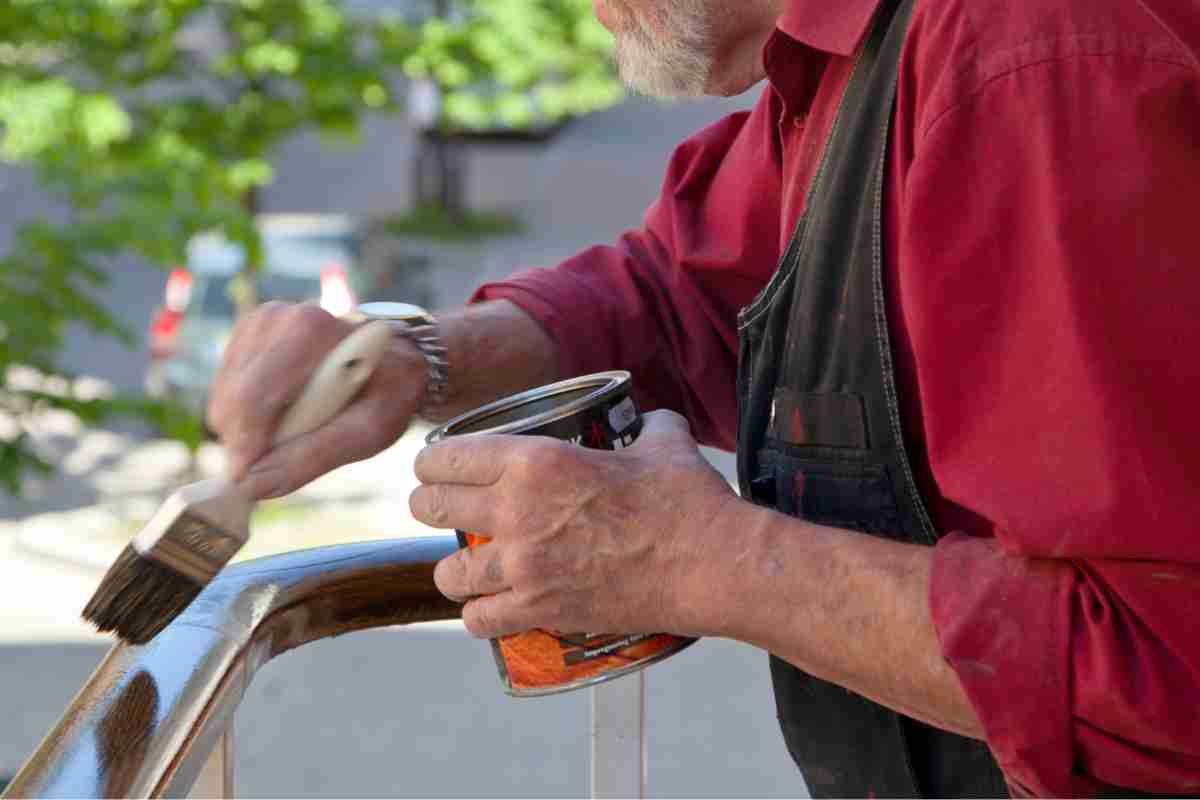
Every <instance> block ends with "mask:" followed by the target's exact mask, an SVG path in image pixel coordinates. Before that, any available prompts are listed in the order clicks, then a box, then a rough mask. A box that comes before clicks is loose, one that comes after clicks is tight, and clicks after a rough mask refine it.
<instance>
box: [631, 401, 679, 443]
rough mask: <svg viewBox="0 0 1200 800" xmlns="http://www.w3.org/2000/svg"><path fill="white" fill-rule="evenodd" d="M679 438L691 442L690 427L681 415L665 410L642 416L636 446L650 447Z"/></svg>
mask: <svg viewBox="0 0 1200 800" xmlns="http://www.w3.org/2000/svg"><path fill="white" fill-rule="evenodd" d="M680 438H684V439H687V440H688V441H689V442H690V441H692V426H691V425H690V424H689V423H688V421H687V418H686V417H684V416H683V415H682V414H678V413H676V412H674V411H669V410H667V409H660V410H658V411H651V412H650V413H649V414H644V415H643V416H642V432H641V434H640V435H639V436H638V439H637V442H635V446H637V445H650V444H655V443H660V442H664V441H672V440H678V439H680Z"/></svg>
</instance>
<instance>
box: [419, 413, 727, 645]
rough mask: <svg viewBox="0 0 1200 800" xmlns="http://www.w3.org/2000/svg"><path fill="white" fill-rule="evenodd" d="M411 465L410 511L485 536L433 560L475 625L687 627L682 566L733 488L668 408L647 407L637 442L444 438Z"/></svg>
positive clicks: (716, 527)
mask: <svg viewBox="0 0 1200 800" xmlns="http://www.w3.org/2000/svg"><path fill="white" fill-rule="evenodd" d="M416 474H417V478H418V479H420V480H421V482H422V483H423V484H424V485H422V486H419V487H417V489H416V490H414V492H413V494H412V497H411V498H410V505H411V507H412V511H413V514H414V515H415V516H416V518H417V519H418V520H420V521H422V522H424V523H426V524H428V525H432V526H433V527H436V528H457V529H459V530H465V531H470V532H471V533H475V534H479V535H481V536H489V537H491V538H492V539H493V541H492V542H490V543H488V544H483V545H480V546H478V547H476V548H474V549H472V550H462V551H459V552H458V553H456V554H454V555H452V556H449V557H448V558H446V559H444V560H443V561H442V562H441V563H439V564H438V565H437V568H436V570H435V572H434V580H435V581H436V582H437V585H438V588H439V589H440V590H441V591H442V592H443V593H444V594H445V595H446V596H447V597H450V598H452V599H456V600H467V601H468V602H467V604H466V607H465V608H464V609H463V620H464V622H465V623H466V626H467V629H468V630H469V631H470V632H471V633H472V634H474V635H475V636H479V637H494V636H500V635H504V634H508V633H515V632H519V631H524V630H529V629H530V628H551V629H555V630H564V631H601V632H608V633H647V632H660V631H661V632H669V633H679V634H688V633H699V631H695V630H691V627H692V626H693V623H692V622H691V620H690V619H689V617H688V613H687V609H688V606H689V605H690V603H689V602H688V599H687V598H688V597H689V596H691V593H692V592H694V591H695V590H696V587H690V588H689V587H688V577H689V574H690V573H691V565H692V564H694V563H697V562H698V561H703V559H705V558H706V556H707V555H708V554H707V553H706V552H705V550H706V546H707V543H708V542H709V541H710V539H709V537H711V536H713V535H721V532H722V528H723V525H722V522H721V518H722V517H723V515H724V513H725V511H726V509H727V508H728V507H729V506H730V505H731V504H736V503H737V502H738V500H737V496H736V495H735V494H734V493H733V491H732V490H731V489H730V487H729V485H728V484H727V483H726V482H725V480H724V479H723V478H722V477H721V475H720V474H719V473H718V472H717V471H716V470H714V469H713V468H712V467H711V466H710V465H709V464H708V463H707V462H706V461H705V460H704V458H703V456H701V454H700V451H699V449H698V448H697V446H696V442H695V440H693V439H692V437H691V434H690V432H689V429H688V424H687V422H686V421H685V420H684V419H683V417H681V416H679V415H678V414H675V413H673V412H670V411H658V412H654V413H651V414H647V415H646V417H645V426H644V428H643V430H642V433H641V436H640V437H639V438H638V440H637V442H636V443H635V444H634V445H633V446H632V447H629V448H627V449H624V450H618V451H615V452H611V451H606V450H589V449H586V448H582V447H578V446H575V445H572V444H568V443H567V442H563V441H560V440H557V439H550V438H545V437H533V436H479V437H465V438H461V439H448V440H445V441H442V442H439V443H437V444H434V445H431V446H430V447H428V448H426V449H425V450H424V451H422V452H421V454H420V455H419V456H418V457H417V461H416ZM724 533H725V534H728V533H729V531H724Z"/></svg>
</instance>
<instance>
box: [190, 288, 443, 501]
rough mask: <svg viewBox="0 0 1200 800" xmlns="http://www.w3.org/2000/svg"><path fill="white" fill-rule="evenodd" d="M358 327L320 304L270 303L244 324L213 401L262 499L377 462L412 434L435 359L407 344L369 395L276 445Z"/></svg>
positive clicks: (234, 458)
mask: <svg viewBox="0 0 1200 800" xmlns="http://www.w3.org/2000/svg"><path fill="white" fill-rule="evenodd" d="M354 327H355V326H354V324H353V323H350V322H347V321H345V320H341V319H338V318H336V317H334V316H332V315H331V314H329V313H328V312H326V311H324V310H322V309H321V308H318V307H317V306H313V305H288V304H285V303H266V304H265V305H263V306H261V307H260V308H258V309H257V310H255V311H254V312H253V313H252V314H250V315H249V316H247V317H245V318H243V319H242V320H241V321H240V322H238V324H237V326H236V327H235V328H234V331H233V336H232V338H231V339H230V342H229V346H228V347H227V348H226V349H225V356H224V358H223V360H222V364H221V368H220V370H219V371H218V372H217V376H216V379H215V381H214V383H213V388H212V393H211V395H210V398H209V404H208V426H209V427H210V428H211V429H212V430H213V431H215V432H216V433H217V435H218V436H219V437H220V439H221V442H222V443H223V444H224V445H225V450H226V454H227V457H228V459H229V470H230V475H231V476H232V477H233V478H234V479H235V480H237V481H238V482H239V484H240V485H241V486H242V487H243V488H244V489H245V490H246V491H247V492H248V493H249V494H250V495H252V496H253V497H255V498H256V499H263V498H267V497H278V496H280V495H284V494H288V493H289V492H293V491H295V490H296V489H299V488H300V487H301V486H303V485H305V484H306V483H308V482H309V481H311V480H313V479H314V478H317V477H319V476H321V475H324V474H325V473H326V472H329V471H331V470H333V469H336V468H337V467H340V466H342V465H344V464H349V463H351V462H354V461H361V460H363V459H366V458H370V457H371V456H373V455H375V454H376V453H378V452H380V451H381V450H383V449H384V448H386V447H388V446H389V445H390V444H392V443H393V442H394V441H396V439H397V438H399V437H400V435H401V434H402V433H404V431H405V429H407V428H408V425H409V422H410V421H411V420H412V418H413V415H414V414H415V413H416V410H417V407H418V406H419V404H420V402H421V400H422V397H423V394H424V392H425V380H426V365H425V359H424V357H423V356H422V355H421V353H420V351H419V350H417V348H416V346H415V345H413V344H411V343H409V342H407V341H405V340H403V339H400V338H397V340H396V343H395V344H394V345H393V346H392V347H391V349H389V351H388V352H387V353H386V354H385V355H384V358H383V361H382V362H381V363H380V365H379V366H378V367H377V368H376V370H375V373H374V374H373V375H372V376H371V379H370V380H369V381H368V382H367V385H366V386H365V387H364V389H363V391H362V392H360V393H359V395H358V396H357V397H356V398H355V399H354V400H353V401H352V402H351V403H350V405H348V406H347V407H346V408H345V409H343V410H342V411H341V413H339V414H338V415H337V416H336V417H334V418H333V419H332V420H331V421H330V422H328V423H326V424H325V425H323V426H322V427H320V428H317V429H316V430H314V431H312V432H310V433H306V434H304V435H303V436H298V437H296V438H295V439H292V440H290V441H288V442H284V443H283V444H281V445H280V446H279V447H275V448H272V447H271V439H272V437H273V436H274V434H275V429H276V427H277V426H278V425H279V422H280V419H281V418H282V416H283V412H284V411H285V410H286V409H287V407H288V406H289V405H290V404H291V403H292V402H293V401H294V400H295V399H296V397H297V396H298V395H299V394H300V390H301V389H302V388H304V384H305V383H306V382H307V380H308V377H309V375H310V374H311V373H312V372H313V370H315V369H316V368H317V365H318V364H320V362H321V359H323V358H324V357H325V356H326V355H327V354H328V353H329V351H330V350H332V349H333V348H334V346H335V345H337V343H338V342H340V341H341V340H342V338H343V337H345V336H346V335H347V334H349V333H350V331H351V330H353V329H354Z"/></svg>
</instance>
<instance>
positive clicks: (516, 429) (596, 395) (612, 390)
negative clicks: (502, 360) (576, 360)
mask: <svg viewBox="0 0 1200 800" xmlns="http://www.w3.org/2000/svg"><path fill="white" fill-rule="evenodd" d="M631 381H632V376H631V375H630V374H629V373H628V372H626V371H624V370H612V371H610V372H597V373H594V374H592V375H581V376H579V377H576V378H568V379H567V380H565V381H558V382H557V383H551V384H548V385H546V386H540V387H538V388H536V389H528V390H526V391H524V392H519V393H517V394H514V395H511V396H509V397H505V398H502V399H500V400H496V401H494V402H491V403H488V404H487V405H485V406H480V407H479V408H476V409H474V410H472V411H468V412H466V413H465V414H460V415H458V416H457V417H455V418H454V419H452V420H450V421H448V422H446V423H444V424H442V425H440V426H438V427H437V428H434V429H433V430H432V431H431V432H430V433H429V435H428V436H426V437H425V442H426V443H427V444H433V443H434V442H439V441H441V440H443V439H446V438H449V437H451V436H453V437H462V436H482V435H485V434H486V435H494V434H505V433H521V432H522V431H526V430H529V429H530V428H538V427H541V426H542V425H545V424H547V423H550V422H555V421H557V420H559V419H563V418H564V417H569V416H571V415H572V414H575V413H577V412H579V411H582V410H583V409H586V408H590V407H591V406H593V405H595V404H596V402H597V401H600V400H603V399H605V398H608V397H611V396H612V395H614V394H616V393H617V392H619V391H621V390H622V389H626V388H628V386H629V384H630V382H631ZM589 386H594V387H595V391H592V392H588V393H587V394H585V395H584V396H583V397H579V398H576V399H574V400H572V401H570V402H568V403H564V404H563V405H561V406H558V407H556V408H552V409H549V410H547V411H543V412H541V413H540V414H534V415H533V416H530V417H522V418H521V419H515V420H512V421H511V422H506V423H504V424H502V425H496V426H495V427H492V428H484V429H483V430H478V431H471V432H469V433H455V432H454V429H455V428H456V427H461V426H464V425H467V424H469V423H474V422H478V421H479V420H480V419H482V418H485V417H488V416H491V415H493V414H499V413H502V412H505V411H512V410H513V409H516V408H520V407H521V406H523V405H525V404H526V403H532V402H537V401H540V400H545V399H546V398H547V397H553V396H554V395H556V394H565V393H567V392H573V391H577V390H579V389H581V388H586V387H589Z"/></svg>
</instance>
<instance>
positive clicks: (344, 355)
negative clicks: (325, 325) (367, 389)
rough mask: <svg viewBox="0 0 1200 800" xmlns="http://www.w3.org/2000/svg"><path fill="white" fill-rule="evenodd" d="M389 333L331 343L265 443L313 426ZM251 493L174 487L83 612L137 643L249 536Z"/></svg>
mask: <svg viewBox="0 0 1200 800" xmlns="http://www.w3.org/2000/svg"><path fill="white" fill-rule="evenodd" d="M394 336H395V334H394V333H393V331H392V328H391V327H390V326H389V325H388V324H387V323H386V322H369V323H367V324H366V325H363V326H361V327H359V328H358V329H356V330H355V331H354V332H352V333H351V334H350V335H349V336H347V337H346V338H345V339H344V340H343V341H342V342H341V343H340V344H338V346H337V347H335V348H334V349H333V350H332V351H331V352H330V353H329V355H327V356H326V357H325V360H324V361H322V362H321V364H320V366H318V367H317V369H316V370H315V371H314V372H313V373H312V375H311V376H310V377H309V379H308V382H307V383H306V384H305V386H304V389H303V390H302V391H301V392H300V396H299V397H298V398H297V400H296V402H294V403H293V404H292V405H291V406H289V407H288V409H287V411H286V412H285V413H284V415H283V419H282V421H281V422H280V424H279V428H278V430H277V431H276V433H275V436H274V438H273V439H272V446H273V447H275V446H278V445H280V444H282V443H283V442H286V441H288V440H289V439H293V438H295V437H297V436H300V435H302V434H305V433H308V432H309V431H312V430H315V429H316V428H319V427H321V426H322V425H324V424H325V423H326V422H328V421H329V420H330V419H332V418H333V417H334V416H335V415H336V414H337V413H338V412H339V411H341V410H342V409H343V408H344V407H345V406H346V405H347V404H348V403H349V402H350V400H351V399H352V398H353V397H354V395H356V394H357V393H358V391H359V390H360V389H361V388H362V386H363V384H365V383H366V382H367V380H368V379H369V378H370V377H371V373H372V372H374V370H375V367H376V365H378V363H379V361H380V359H381V358H382V357H383V354H384V352H385V351H386V350H387V348H388V345H389V344H390V343H391V342H392V340H393V338H394ZM253 509H254V501H253V499H252V498H251V497H250V496H249V495H247V494H246V493H245V492H244V491H243V490H242V489H241V488H239V487H238V485H237V484H236V483H235V482H233V481H232V480H229V479H226V478H214V479H211V480H206V481H201V482H199V483H193V484H191V485H189V486H184V487H183V488H181V489H178V490H176V491H175V492H174V493H172V494H171V496H170V497H168V498H167V500H166V502H165V503H163V505H162V507H161V508H159V510H158V511H157V512H156V513H155V515H154V516H153V517H152V518H151V519H150V521H149V522H148V523H146V526H145V527H144V528H143V529H142V530H141V532H140V533H138V535H137V536H136V537H134V539H133V541H132V542H130V543H129V545H128V546H127V547H126V548H125V549H124V551H122V553H121V555H120V556H118V557H117V560H116V561H115V562H114V563H113V565H112V566H111V567H110V568H109V570H108V573H107V574H106V575H105V576H104V580H102V581H101V582H100V586H99V587H98V588H97V589H96V592H95V594H93V595H92V599H91V600H90V601H88V604H87V607H85V608H84V609H83V618H84V619H86V620H88V621H89V622H91V623H93V624H94V625H95V626H96V627H97V628H99V629H100V630H101V631H115V632H116V633H117V635H118V636H120V637H121V638H122V639H124V640H125V641H127V642H132V643H133V644H144V643H146V642H148V641H150V639H152V638H154V636H155V635H156V634H157V633H158V632H159V631H161V630H162V629H163V628H165V627H167V625H169V624H170V623H171V620H173V619H175V617H177V616H178V615H179V614H180V613H182V612H183V610H184V609H185V608H187V607H188V605H190V604H191V602H192V600H194V599H195V598H196V595H198V594H200V591H201V590H202V589H203V588H204V587H205V586H207V585H208V583H209V581H211V580H212V579H213V578H214V577H215V576H216V574H217V573H218V572H220V571H221V569H222V568H224V566H225V565H226V564H227V563H229V560H230V559H231V558H233V556H234V555H235V554H236V553H237V552H238V550H240V549H241V548H242V546H243V545H244V544H245V543H246V540H247V539H249V538H250V513H251V511H253Z"/></svg>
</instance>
